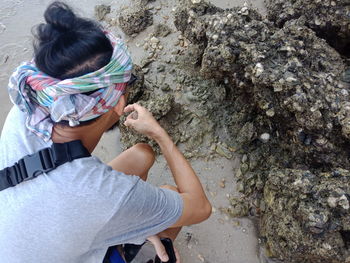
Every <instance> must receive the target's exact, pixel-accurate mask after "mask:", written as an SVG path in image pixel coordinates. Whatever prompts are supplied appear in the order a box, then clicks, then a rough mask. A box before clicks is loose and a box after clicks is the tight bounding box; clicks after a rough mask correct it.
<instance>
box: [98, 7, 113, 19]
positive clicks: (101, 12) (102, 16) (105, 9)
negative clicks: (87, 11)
mask: <svg viewBox="0 0 350 263" xmlns="http://www.w3.org/2000/svg"><path fill="white" fill-rule="evenodd" d="M110 12H111V6H110V5H96V6H95V17H96V18H97V20H99V21H102V20H104V19H105V17H106V15H107V14H109V13H110Z"/></svg>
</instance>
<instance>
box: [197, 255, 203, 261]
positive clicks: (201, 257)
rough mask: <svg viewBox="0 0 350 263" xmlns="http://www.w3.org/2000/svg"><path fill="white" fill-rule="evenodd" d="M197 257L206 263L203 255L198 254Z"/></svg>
mask: <svg viewBox="0 0 350 263" xmlns="http://www.w3.org/2000/svg"><path fill="white" fill-rule="evenodd" d="M197 257H198V258H199V260H200V261H202V262H204V257H203V256H202V255H201V254H198V256H197Z"/></svg>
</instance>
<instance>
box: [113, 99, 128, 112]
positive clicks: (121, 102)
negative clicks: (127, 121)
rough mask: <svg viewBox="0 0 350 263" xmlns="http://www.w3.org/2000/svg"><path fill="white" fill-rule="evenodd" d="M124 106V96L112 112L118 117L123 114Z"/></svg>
mask: <svg viewBox="0 0 350 263" xmlns="http://www.w3.org/2000/svg"><path fill="white" fill-rule="evenodd" d="M125 106H126V97H125V95H121V96H120V98H119V101H118V103H117V105H115V106H114V108H113V110H114V112H115V113H117V114H118V116H119V117H120V116H122V115H123V113H124V108H125Z"/></svg>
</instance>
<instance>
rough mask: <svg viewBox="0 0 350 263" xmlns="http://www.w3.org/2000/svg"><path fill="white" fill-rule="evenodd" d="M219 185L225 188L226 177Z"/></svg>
mask: <svg viewBox="0 0 350 263" xmlns="http://www.w3.org/2000/svg"><path fill="white" fill-rule="evenodd" d="M219 186H220V187H221V188H225V186H226V184H225V179H222V180H221V182H220V183H219Z"/></svg>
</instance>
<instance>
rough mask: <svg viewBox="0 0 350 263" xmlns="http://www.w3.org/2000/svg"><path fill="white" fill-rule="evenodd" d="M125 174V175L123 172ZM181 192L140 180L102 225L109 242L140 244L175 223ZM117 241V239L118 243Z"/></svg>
mask: <svg viewBox="0 0 350 263" xmlns="http://www.w3.org/2000/svg"><path fill="white" fill-rule="evenodd" d="M124 176H125V175H124ZM182 209H183V201H182V198H181V196H180V194H179V193H177V192H175V191H172V190H169V189H162V188H158V187H155V186H153V185H151V184H149V183H147V182H144V181H142V180H140V179H139V180H138V181H137V182H136V183H135V185H134V186H133V187H132V188H131V190H130V191H129V192H128V194H127V195H125V198H123V201H122V203H120V207H119V208H118V209H117V210H116V212H115V213H114V214H113V216H112V217H111V219H110V220H109V221H108V223H107V224H106V225H105V227H104V228H103V229H102V231H101V234H103V235H104V236H105V238H106V239H105V240H106V245H108V246H111V245H116V244H121V243H123V244H124V243H132V244H141V243H143V242H144V241H145V240H146V238H147V237H149V236H151V235H154V234H157V233H159V232H161V231H163V230H165V229H167V228H169V227H170V226H172V225H173V224H174V223H175V222H176V221H177V220H178V219H179V218H180V216H181V215H182ZM116 242H117V243H116Z"/></svg>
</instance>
